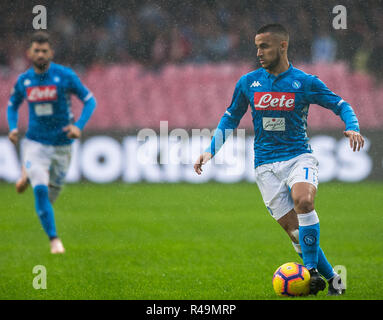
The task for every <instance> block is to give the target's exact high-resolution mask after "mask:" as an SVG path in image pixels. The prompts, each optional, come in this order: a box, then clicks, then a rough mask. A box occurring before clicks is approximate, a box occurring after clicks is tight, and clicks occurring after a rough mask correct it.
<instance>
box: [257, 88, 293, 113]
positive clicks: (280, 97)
mask: <svg viewBox="0 0 383 320" xmlns="http://www.w3.org/2000/svg"><path fill="white" fill-rule="evenodd" d="M254 107H255V110H275V111H292V110H294V108H295V93H293V92H255V93H254Z"/></svg>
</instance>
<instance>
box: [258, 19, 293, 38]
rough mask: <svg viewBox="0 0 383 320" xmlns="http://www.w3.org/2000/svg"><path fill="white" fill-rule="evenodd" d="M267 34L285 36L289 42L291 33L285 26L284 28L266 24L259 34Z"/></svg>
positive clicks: (277, 24) (275, 24)
mask: <svg viewBox="0 0 383 320" xmlns="http://www.w3.org/2000/svg"><path fill="white" fill-rule="evenodd" d="M266 32H271V33H277V34H279V35H281V36H283V37H284V38H286V39H287V40H289V32H288V31H287V29H286V28H285V27H284V26H282V25H281V24H279V23H271V24H266V25H264V26H262V27H261V28H259V29H258V31H257V34H261V33H266Z"/></svg>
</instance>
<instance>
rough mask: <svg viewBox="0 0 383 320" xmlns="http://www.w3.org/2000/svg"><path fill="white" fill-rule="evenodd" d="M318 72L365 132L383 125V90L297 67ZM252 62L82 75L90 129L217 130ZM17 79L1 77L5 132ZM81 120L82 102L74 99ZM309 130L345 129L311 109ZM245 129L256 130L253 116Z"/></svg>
mask: <svg viewBox="0 0 383 320" xmlns="http://www.w3.org/2000/svg"><path fill="white" fill-rule="evenodd" d="M297 67H298V68H301V69H303V70H304V71H305V72H308V73H312V74H316V75H318V76H319V78H320V79H322V80H323V81H324V82H325V83H326V84H327V86H328V87H329V88H330V89H331V90H333V91H334V92H336V93H337V94H339V95H340V96H342V97H343V98H344V99H345V100H346V101H348V102H350V103H351V105H352V106H353V108H354V110H355V112H356V114H357V116H358V118H359V120H360V124H361V126H362V128H363V129H373V128H380V127H382V125H381V124H382V123H383V108H382V107H381V101H383V90H382V89H383V87H382V85H380V87H379V86H377V85H376V83H375V81H374V79H373V78H372V77H371V76H369V75H365V74H361V73H357V72H351V71H350V70H349V69H348V68H347V66H346V65H345V64H343V63H336V64H331V65H326V64H318V65H301V66H297ZM251 70H252V66H251V65H248V64H230V63H224V64H200V65H198V64H186V65H166V66H164V67H163V68H162V69H161V70H159V71H157V72H155V71H147V70H146V69H144V68H143V67H142V66H140V65H138V64H129V65H113V66H105V67H102V66H94V67H93V68H91V69H90V70H88V71H87V72H86V73H85V74H82V75H80V76H81V78H82V80H83V82H84V83H85V84H86V85H87V86H88V87H89V88H90V89H91V90H92V91H93V93H94V95H95V97H96V99H97V102H98V108H97V109H96V112H95V114H94V116H93V117H92V119H91V120H90V122H89V124H88V126H87V128H88V129H93V130H99V131H104V130H122V131H127V130H133V129H139V128H144V127H150V128H154V129H158V128H159V125H160V121H168V123H169V128H214V127H216V125H217V123H218V121H219V119H220V117H221V116H222V114H223V113H224V112H225V109H226V107H227V106H228V105H229V104H230V101H231V97H232V93H233V90H234V86H235V84H236V82H237V81H238V79H239V78H240V77H241V75H243V74H245V73H247V72H250V71H251ZM16 78H17V75H16V74H11V75H10V76H8V77H6V78H1V77H0V104H1V106H2V107H1V110H2V112H1V116H0V130H1V131H3V132H6V131H7V124H6V116H5V111H6V106H7V101H8V97H9V93H10V90H11V88H12V86H13V84H14V82H15V81H16ZM73 110H74V113H75V115H76V116H77V117H78V116H79V114H80V112H81V103H80V102H79V101H78V100H77V99H76V98H73ZM27 118H28V117H27V110H26V104H25V103H24V105H23V106H22V107H21V109H20V125H21V127H23V128H25V127H26V123H27ZM308 126H309V128H311V129H332V128H343V123H342V121H341V120H340V119H339V118H338V117H335V116H334V115H333V114H332V112H331V111H329V110H326V109H324V108H321V107H318V106H311V108H310V112H309V120H308ZM240 127H242V128H251V115H250V113H248V114H247V115H246V116H245V117H244V119H243V120H242V122H241V126H240Z"/></svg>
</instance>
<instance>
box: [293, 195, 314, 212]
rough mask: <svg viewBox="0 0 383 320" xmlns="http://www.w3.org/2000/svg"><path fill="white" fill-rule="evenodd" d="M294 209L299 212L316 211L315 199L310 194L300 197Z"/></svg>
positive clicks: (296, 200) (295, 200)
mask: <svg viewBox="0 0 383 320" xmlns="http://www.w3.org/2000/svg"><path fill="white" fill-rule="evenodd" d="M294 207H295V208H296V209H298V210H297V211H299V212H311V211H313V210H314V197H312V196H311V195H310V194H307V195H302V196H299V197H297V198H296V199H294Z"/></svg>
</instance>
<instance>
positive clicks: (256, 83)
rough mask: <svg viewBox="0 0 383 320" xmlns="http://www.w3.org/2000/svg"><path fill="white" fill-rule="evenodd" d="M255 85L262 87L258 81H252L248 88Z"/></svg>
mask: <svg viewBox="0 0 383 320" xmlns="http://www.w3.org/2000/svg"><path fill="white" fill-rule="evenodd" d="M256 87H262V85H261V83H260V82H259V81H254V82H253V83H252V84H251V86H250V88H256Z"/></svg>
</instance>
